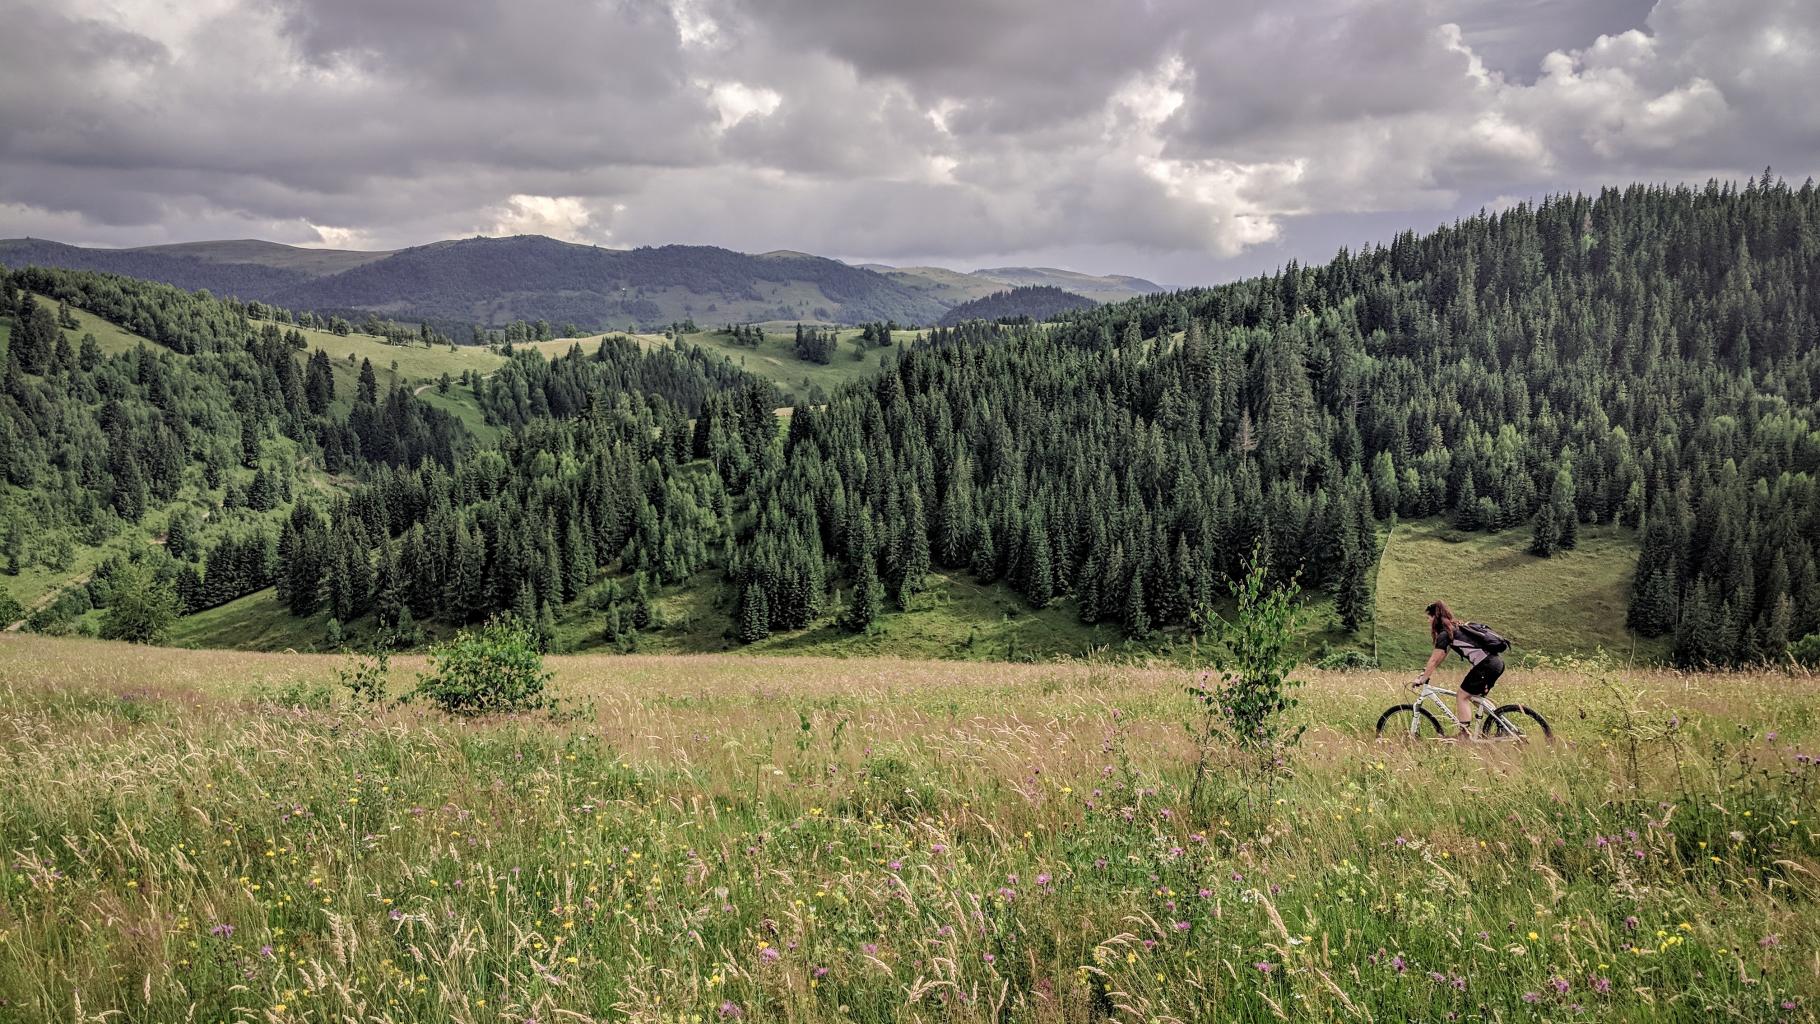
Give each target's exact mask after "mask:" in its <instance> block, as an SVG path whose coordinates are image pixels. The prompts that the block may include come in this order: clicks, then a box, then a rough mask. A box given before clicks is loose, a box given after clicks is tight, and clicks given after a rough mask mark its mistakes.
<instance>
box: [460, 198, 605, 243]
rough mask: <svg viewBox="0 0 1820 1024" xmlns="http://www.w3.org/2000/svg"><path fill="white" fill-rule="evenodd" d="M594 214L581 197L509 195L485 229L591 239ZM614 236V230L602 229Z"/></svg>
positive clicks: (552, 236)
mask: <svg viewBox="0 0 1820 1024" xmlns="http://www.w3.org/2000/svg"><path fill="white" fill-rule="evenodd" d="M593 221H594V213H593V211H592V210H590V209H589V208H588V204H587V203H586V202H585V201H584V200H582V199H581V198H579V197H577V196H528V195H515V196H511V197H508V198H507V199H506V201H505V203H504V204H503V205H502V206H500V207H499V208H498V209H497V210H495V211H494V218H493V222H492V224H491V225H489V226H488V227H486V228H484V229H483V230H482V232H481V233H482V234H489V235H549V236H550V237H551V238H560V239H563V240H564V241H569V242H578V241H587V240H590V239H591V238H593V237H594V235H595V234H596V232H594V231H593V230H592V228H593ZM598 233H599V234H602V235H610V234H612V232H611V231H604V230H603V231H600V232H598Z"/></svg>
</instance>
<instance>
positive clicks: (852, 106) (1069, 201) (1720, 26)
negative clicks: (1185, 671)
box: [0, 0, 1820, 285]
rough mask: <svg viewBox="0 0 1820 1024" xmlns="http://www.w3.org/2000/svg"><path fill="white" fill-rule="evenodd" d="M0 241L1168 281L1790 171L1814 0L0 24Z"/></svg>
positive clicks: (121, 16)
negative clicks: (580, 246)
mask: <svg viewBox="0 0 1820 1024" xmlns="http://www.w3.org/2000/svg"><path fill="white" fill-rule="evenodd" d="M4 12H5V14H6V23H7V24H8V27H9V31H8V32H7V33H6V34H5V36H4V37H3V38H0V236H9V237H11V236H21V235H31V236H34V237H40V238H49V239H55V240H57V241H62V242H69V243H73V244H82V245H106V246H135V245H149V244H159V243H167V242H181V241H199V240H208V239H222V238H263V239H268V240H270V241H275V242H283V243H286V244H292V245H315V246H333V247H337V248H358V249H395V248H402V247H405V246H410V245H418V244H423V243H426V242H432V241H437V240H441V239H445V238H456V237H466V236H472V235H475V234H488V235H509V234H546V235H550V236H552V237H556V238H562V239H565V240H569V241H577V242H584V243H592V244H599V245H606V246H613V247H631V246H638V245H662V244H667V243H684V244H707V245H719V246H724V247H726V248H730V249H736V250H741V251H746V252H764V251H769V250H773V249H794V250H800V251H804V252H811V253H815V254H817V255H824V256H832V257H836V258H840V259H844V260H847V261H849V262H854V263H865V262H878V263H890V264H895V265H912V264H933V265H939V266H947V267H953V268H956V269H962V270H970V269H975V268H979V267H990V266H1002V265H1045V266H1055V267H1064V268H1068V269H1071V270H1079V271H1084V272H1088V273H1095V274H1131V275H1136V276H1141V277H1146V278H1149V279H1151V280H1154V281H1157V282H1159V283H1162V284H1165V285H1189V284H1198V283H1208V282H1215V281H1221V280H1227V279H1231V278H1233V277H1236V276H1240V275H1243V274H1248V273H1254V272H1258V271H1265V270H1269V269H1272V268H1274V267H1277V266H1280V265H1281V264H1282V263H1284V262H1285V261H1287V260H1290V259H1296V260H1300V261H1303V262H1310V261H1320V260H1325V259H1327V258H1328V257H1330V256H1331V255H1332V254H1333V252H1334V251H1335V250H1336V249H1338V248H1339V247H1341V246H1352V247H1356V246H1358V245H1360V244H1363V243H1367V242H1375V241H1387V240H1388V239H1389V238H1390V236H1391V235H1393V234H1394V233H1395V232H1397V231H1401V230H1404V229H1415V230H1418V231H1426V230H1429V229H1431V228H1433V227H1435V226H1436V225H1439V224H1442V223H1445V222H1449V221H1451V220H1453V219H1455V218H1457V217H1460V216H1464V215H1468V214H1471V213H1472V212H1474V211H1476V210H1478V209H1481V208H1494V209H1495V208H1499V207H1502V206H1505V205H1508V204H1510V203H1513V202H1517V201H1522V200H1529V199H1537V198H1540V197H1541V196H1544V195H1547V194H1550V193H1555V192H1563V191H1574V190H1584V191H1594V190H1596V189H1598V188H1599V187H1601V186H1605V185H1622V184H1628V183H1630V182H1633V181H1643V182H1650V183H1660V182H1669V183H1674V182H1692V183H1699V182H1704V181H1705V180H1707V179H1708V178H1712V177H1718V178H1721V179H1729V180H1743V179H1745V178H1749V177H1754V176H1756V175H1757V174H1758V173H1760V172H1761V171H1762V169H1763V168H1764V167H1765V166H1766V165H1767V166H1771V167H1773V168H1774V169H1775V171H1776V172H1777V173H1778V175H1780V176H1782V177H1784V178H1786V179H1788V180H1789V181H1790V182H1791V183H1796V184H1798V183H1800V182H1801V181H1802V180H1804V179H1805V178H1807V177H1809V176H1810V175H1811V174H1813V173H1814V172H1815V169H1816V165H1817V164H1820V107H1816V105H1814V104H1813V103H1812V102H1811V99H1810V98H1809V96H1808V93H1809V92H1811V90H1812V87H1813V86H1814V85H1815V84H1816V83H1817V82H1820V4H1814V3H1809V2H1801V0H1748V2H1744V3H1735V4H1734V3H1723V2H1720V0H1661V2H1660V3H1656V4H1653V5H1652V4H1650V3H1648V2H1640V0H1614V2H1611V3H1601V4H1579V3H1574V2H1571V0H1520V2H1508V3H1499V2H1496V0H1430V2H1422V3H1392V2H1382V3H1375V2H1374V3H1340V2H1320V3H1307V4H1296V5H1290V6H1283V7H1276V8H1270V9H1266V10H1263V11H1255V10H1252V9H1250V7H1249V5H1240V4H1233V3H1201V2H1194V0H1148V2H1143V3H1137V4H1125V3H1116V4H1106V3H1088V2H1084V0H1067V2H1062V3H1055V2H1051V3H1041V4H1039V3H1036V2H1034V0H993V2H987V3H969V2H962V0H931V2H928V3H924V4H918V5H902V4H892V3H886V2H883V0H861V2H848V3H842V4H830V3H827V2H825V0H777V2H774V3H769V4H765V5H762V8H761V6H760V5H757V4H753V3H748V2H744V0H664V2H660V0H622V2H609V3H599V4H595V3H576V2H572V0H526V2H522V3H517V4H512V5H504V4H501V3H496V2H492V0H451V2H438V0H407V2H393V3H386V4H377V5H376V4H371V3H365V2H361V0H200V2H193V3H178V2H175V0H170V2H146V0H5V9H4Z"/></svg>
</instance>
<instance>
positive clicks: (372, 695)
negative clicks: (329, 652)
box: [335, 648, 392, 704]
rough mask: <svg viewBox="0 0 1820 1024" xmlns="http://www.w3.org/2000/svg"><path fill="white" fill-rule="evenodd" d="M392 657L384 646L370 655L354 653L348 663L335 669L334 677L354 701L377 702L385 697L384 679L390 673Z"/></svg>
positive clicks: (363, 702)
mask: <svg viewBox="0 0 1820 1024" xmlns="http://www.w3.org/2000/svg"><path fill="white" fill-rule="evenodd" d="M391 670H392V657H391V655H390V654H388V653H387V652H386V650H385V649H384V648H380V650H379V651H378V653H376V654H373V655H371V656H361V655H355V656H353V657H351V658H349V659H348V664H347V665H346V666H345V667H343V668H339V669H336V670H335V678H336V679H337V680H339V681H340V683H341V685H342V686H343V687H344V688H345V689H346V690H347V691H348V694H349V695H350V696H352V697H353V698H354V700H355V702H356V703H360V704H377V703H379V702H380V701H382V700H384V699H385V687H386V679H387V678H388V677H389V676H390V675H391Z"/></svg>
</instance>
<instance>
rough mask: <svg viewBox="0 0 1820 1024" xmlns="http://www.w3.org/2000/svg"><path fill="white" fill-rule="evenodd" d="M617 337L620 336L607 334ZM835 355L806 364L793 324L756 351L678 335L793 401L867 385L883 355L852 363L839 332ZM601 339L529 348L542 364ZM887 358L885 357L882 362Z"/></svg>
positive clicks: (648, 337) (908, 336)
mask: <svg viewBox="0 0 1820 1024" xmlns="http://www.w3.org/2000/svg"><path fill="white" fill-rule="evenodd" d="M609 333H611V334H614V335H619V334H621V333H622V332H619V331H613V332H609ZM837 333H838V334H839V335H840V349H839V351H837V352H836V353H835V354H834V361H833V362H831V363H829V364H828V365H826V366H822V365H821V364H819V363H811V362H809V361H807V360H805V359H802V358H800V357H798V356H797V354H796V326H795V325H794V324H789V325H779V324H769V325H765V341H764V344H762V345H760V346H758V347H757V348H748V347H746V346H744V345H738V344H735V343H734V342H733V339H732V338H731V337H730V336H728V335H726V334H723V333H722V332H721V331H719V330H718V329H716V330H707V331H700V332H697V333H695V334H685V335H683V343H684V344H688V345H697V346H700V347H701V348H703V349H706V350H707V351H709V352H715V353H718V354H720V355H722V356H725V357H726V358H727V359H728V360H730V361H732V363H733V365H735V366H738V367H740V368H741V369H743V370H745V371H746V372H748V373H752V374H755V375H757V376H760V377H764V378H765V379H767V380H770V381H771V382H773V383H775V384H776V385H777V386H779V387H781V388H783V389H784V390H785V391H787V392H789V393H791V394H792V395H796V396H799V397H800V396H802V395H803V394H804V393H805V392H806V391H807V390H808V387H809V386H810V385H812V384H813V385H819V386H820V387H821V389H822V390H823V391H825V392H833V391H834V390H835V389H836V388H839V387H841V386H843V385H846V384H850V383H852V382H854V381H858V380H866V379H868V378H870V377H872V376H874V375H875V374H877V373H878V371H879V362H878V353H880V352H885V350H884V349H874V350H872V351H870V352H868V353H866V356H865V358H863V359H855V358H853V339H854V338H857V337H859V335H860V329H859V328H840V329H838V332H837ZM605 336H606V335H604V334H593V335H588V336H586V337H582V338H557V339H555V340H553V341H538V342H532V343H531V344H530V346H529V347H531V348H535V349H537V350H538V351H539V352H542V353H543V354H544V357H545V358H549V359H555V358H558V357H560V356H562V355H564V354H566V353H567V352H568V351H569V348H570V346H572V345H580V346H581V350H582V352H584V353H589V352H593V351H594V349H595V348H596V347H597V346H598V345H599V344H600V339H601V338H603V337H605ZM894 336H895V337H897V338H900V339H902V340H903V341H904V342H905V343H906V344H907V343H908V342H909V341H911V340H912V339H914V338H917V337H920V332H917V331H897V332H895V335H894ZM631 337H633V338H635V339H637V341H638V343H639V344H641V345H644V346H645V347H647V348H650V347H655V346H658V345H668V344H670V343H671V342H670V340H669V339H668V338H666V337H665V336H664V335H663V334H635V335H631ZM888 355H889V353H887V356H888Z"/></svg>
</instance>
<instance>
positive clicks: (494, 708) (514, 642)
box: [415, 618, 550, 715]
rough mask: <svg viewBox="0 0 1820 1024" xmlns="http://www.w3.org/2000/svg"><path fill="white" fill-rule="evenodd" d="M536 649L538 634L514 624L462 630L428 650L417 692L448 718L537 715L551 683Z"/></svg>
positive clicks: (495, 622)
mask: <svg viewBox="0 0 1820 1024" xmlns="http://www.w3.org/2000/svg"><path fill="white" fill-rule="evenodd" d="M537 648H538V644H537V634H536V632H535V631H534V630H533V629H531V628H530V627H529V626H527V625H525V624H524V623H522V622H519V621H518V620H517V619H512V618H496V619H492V620H490V621H488V622H487V624H486V625H485V626H482V627H481V628H480V629H479V630H475V631H471V630H466V629H464V630H462V631H461V632H459V633H456V634H455V636H454V637H453V638H452V639H450V640H447V641H445V642H443V643H440V644H437V645H436V646H435V647H433V648H431V650H430V671H428V672H426V673H423V674H422V675H420V676H418V677H417V689H416V691H415V692H416V693H417V694H418V695H420V696H423V697H425V698H427V699H428V700H429V701H430V702H431V703H433V704H435V705H436V706H437V707H439V708H441V709H442V710H444V711H446V712H448V713H449V714H451V715H484V714H490V713H493V712H498V711H533V710H536V709H538V708H541V707H544V706H546V703H547V702H546V699H545V697H544V686H545V684H547V683H548V682H549V681H550V673H549V672H546V671H545V670H544V667H543V655H542V654H540V653H539V652H538V649H537Z"/></svg>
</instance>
